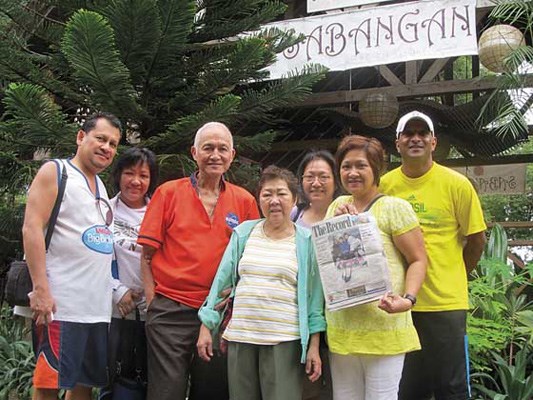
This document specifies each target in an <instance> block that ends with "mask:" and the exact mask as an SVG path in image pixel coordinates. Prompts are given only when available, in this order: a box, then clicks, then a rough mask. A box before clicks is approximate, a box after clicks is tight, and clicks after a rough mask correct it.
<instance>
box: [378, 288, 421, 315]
mask: <svg viewBox="0 0 533 400" xmlns="http://www.w3.org/2000/svg"><path fill="white" fill-rule="evenodd" d="M378 307H379V308H380V309H382V310H383V311H386V312H388V313H389V314H394V313H401V312H405V311H409V310H410V309H411V308H413V303H412V302H411V300H409V299H406V298H405V297H402V296H399V295H397V294H392V293H386V294H384V295H383V297H382V298H381V299H379V304H378Z"/></svg>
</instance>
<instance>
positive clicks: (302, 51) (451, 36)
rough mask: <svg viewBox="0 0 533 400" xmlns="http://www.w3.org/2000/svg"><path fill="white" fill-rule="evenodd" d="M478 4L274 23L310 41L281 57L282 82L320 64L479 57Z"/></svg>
mask: <svg viewBox="0 0 533 400" xmlns="http://www.w3.org/2000/svg"><path fill="white" fill-rule="evenodd" d="M475 11H476V1H475V0H439V1H420V2H414V3H402V4H394V5H386V6H383V7H373V8H368V9H364V10H357V11H350V12H343V13H336V14H329V15H319V16H315V17H307V18H300V19H293V20H286V21H280V22H275V23H272V24H268V25H266V26H264V28H270V27H276V28H279V29H282V30H290V29H293V30H294V31H295V32H296V33H297V34H303V35H305V40H304V41H303V42H300V43H298V44H296V45H294V46H291V47H290V48H288V49H286V50H285V51H284V52H283V53H281V54H278V58H277V61H276V63H274V64H273V65H272V66H270V67H269V68H268V70H269V71H270V78H271V79H277V78H280V77H281V76H283V75H284V74H286V73H287V72H289V71H293V70H295V69H300V70H301V69H302V68H303V67H304V66H305V65H306V64H309V63H316V64H322V65H324V66H326V67H328V68H329V69H330V70H332V71H343V70H347V69H352V68H360V67H368V66H374V65H383V64H390V63H396V62H403V61H410V60H423V59H435V58H444V57H453V56H460V55H467V54H470V55H471V54H477V39H476V18H475Z"/></svg>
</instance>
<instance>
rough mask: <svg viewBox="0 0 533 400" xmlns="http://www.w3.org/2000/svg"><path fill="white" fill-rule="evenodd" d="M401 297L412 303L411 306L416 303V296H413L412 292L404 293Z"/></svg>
mask: <svg viewBox="0 0 533 400" xmlns="http://www.w3.org/2000/svg"><path fill="white" fill-rule="evenodd" d="M403 298H404V299H407V300H409V301H410V302H411V303H413V306H414V305H415V304H416V296H413V295H412V294H409V293H406V294H404V295H403Z"/></svg>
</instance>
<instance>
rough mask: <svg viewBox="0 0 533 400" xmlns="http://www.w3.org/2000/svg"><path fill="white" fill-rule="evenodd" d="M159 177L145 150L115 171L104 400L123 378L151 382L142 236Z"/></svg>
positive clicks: (123, 159) (130, 153)
mask: <svg viewBox="0 0 533 400" xmlns="http://www.w3.org/2000/svg"><path fill="white" fill-rule="evenodd" d="M157 177H158V168H157V164H156V158H155V154H154V153H153V152H152V151H150V150H148V149H145V148H137V147H133V148H130V149H128V150H126V151H125V152H124V153H123V154H122V155H121V156H120V157H119V159H118V160H117V163H116V164H115V166H114V168H113V171H112V178H113V183H114V186H115V189H116V190H118V194H117V195H116V196H115V197H114V198H112V199H111V200H110V203H111V208H112V210H113V215H114V220H113V225H114V229H113V241H114V252H115V257H114V261H113V264H112V275H113V285H112V286H113V317H112V319H111V325H110V329H109V372H110V375H111V381H110V383H111V385H110V387H108V388H106V389H104V390H103V391H102V394H101V397H100V398H101V399H106V398H111V396H112V390H113V383H115V382H116V381H117V380H118V379H123V378H125V379H132V380H134V381H135V380H139V381H146V338H145V335H144V319H145V314H146V309H145V308H146V302H145V297H144V291H143V284H142V277H141V261H140V260H141V249H142V246H140V245H138V244H137V237H138V234H139V228H140V226H141V222H142V220H143V217H144V214H145V212H146V206H147V204H148V201H149V199H150V195H151V194H152V193H153V191H154V190H155V187H156V184H157ZM134 357H138V358H137V359H136V358H134ZM119 376H120V378H118V377H119ZM108 396H109V397H108Z"/></svg>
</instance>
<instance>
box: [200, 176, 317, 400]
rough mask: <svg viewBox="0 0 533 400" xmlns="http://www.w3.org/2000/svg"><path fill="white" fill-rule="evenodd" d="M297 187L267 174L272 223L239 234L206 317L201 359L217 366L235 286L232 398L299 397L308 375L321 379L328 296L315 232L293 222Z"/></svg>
mask: <svg viewBox="0 0 533 400" xmlns="http://www.w3.org/2000/svg"><path fill="white" fill-rule="evenodd" d="M297 185H298V183H297V180H296V178H295V177H294V175H293V174H292V173H291V172H290V171H288V170H285V169H281V168H278V167H275V166H270V167H268V168H266V169H265V170H264V172H263V174H262V176H261V179H260V182H259V204H260V208H261V211H262V213H263V215H264V216H265V218H264V219H260V220H255V221H247V222H244V223H242V224H241V225H239V226H238V227H237V228H235V230H234V232H233V235H232V237H231V240H230V243H229V245H228V247H227V249H226V252H225V254H224V257H223V258H222V261H221V263H220V266H219V269H218V272H217V274H216V276H215V279H214V281H213V285H212V287H211V291H210V293H209V296H208V297H207V299H206V301H205V303H204V305H203V307H202V308H201V309H200V311H199V313H198V314H199V317H200V319H201V321H202V327H201V329H200V336H199V339H198V344H197V347H198V354H199V356H200V357H201V358H203V359H204V360H206V361H209V359H210V358H211V356H212V354H213V349H212V336H211V332H212V331H215V330H216V329H217V328H218V326H219V324H220V321H221V314H219V312H217V311H216V310H215V305H216V304H217V303H219V302H220V301H221V299H220V298H219V293H220V291H221V290H222V289H224V288H226V287H228V286H233V294H234V302H233V314H232V317H231V320H230V322H229V324H228V326H227V328H226V330H225V331H224V332H223V338H224V339H226V340H227V341H228V342H229V344H228V381H229V391H230V398H231V399H232V400H259V399H262V400H284V399H286V400H294V399H299V398H301V397H302V384H303V377H304V371H305V373H306V374H307V377H308V379H310V380H311V381H316V380H317V379H318V378H319V377H320V375H321V360H320V356H319V351H318V345H319V332H321V331H324V330H325V328H326V324H325V319H324V312H323V311H324V310H323V304H324V298H323V293H322V286H321V283H320V278H319V275H318V271H317V265H316V260H315V255H314V252H313V247H312V243H311V237H310V233H309V231H308V230H306V229H304V228H301V227H299V226H297V225H295V224H294V223H293V222H292V221H291V217H290V213H291V210H292V207H293V206H294V204H295V201H296V193H297ZM303 364H305V367H304V366H303Z"/></svg>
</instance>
